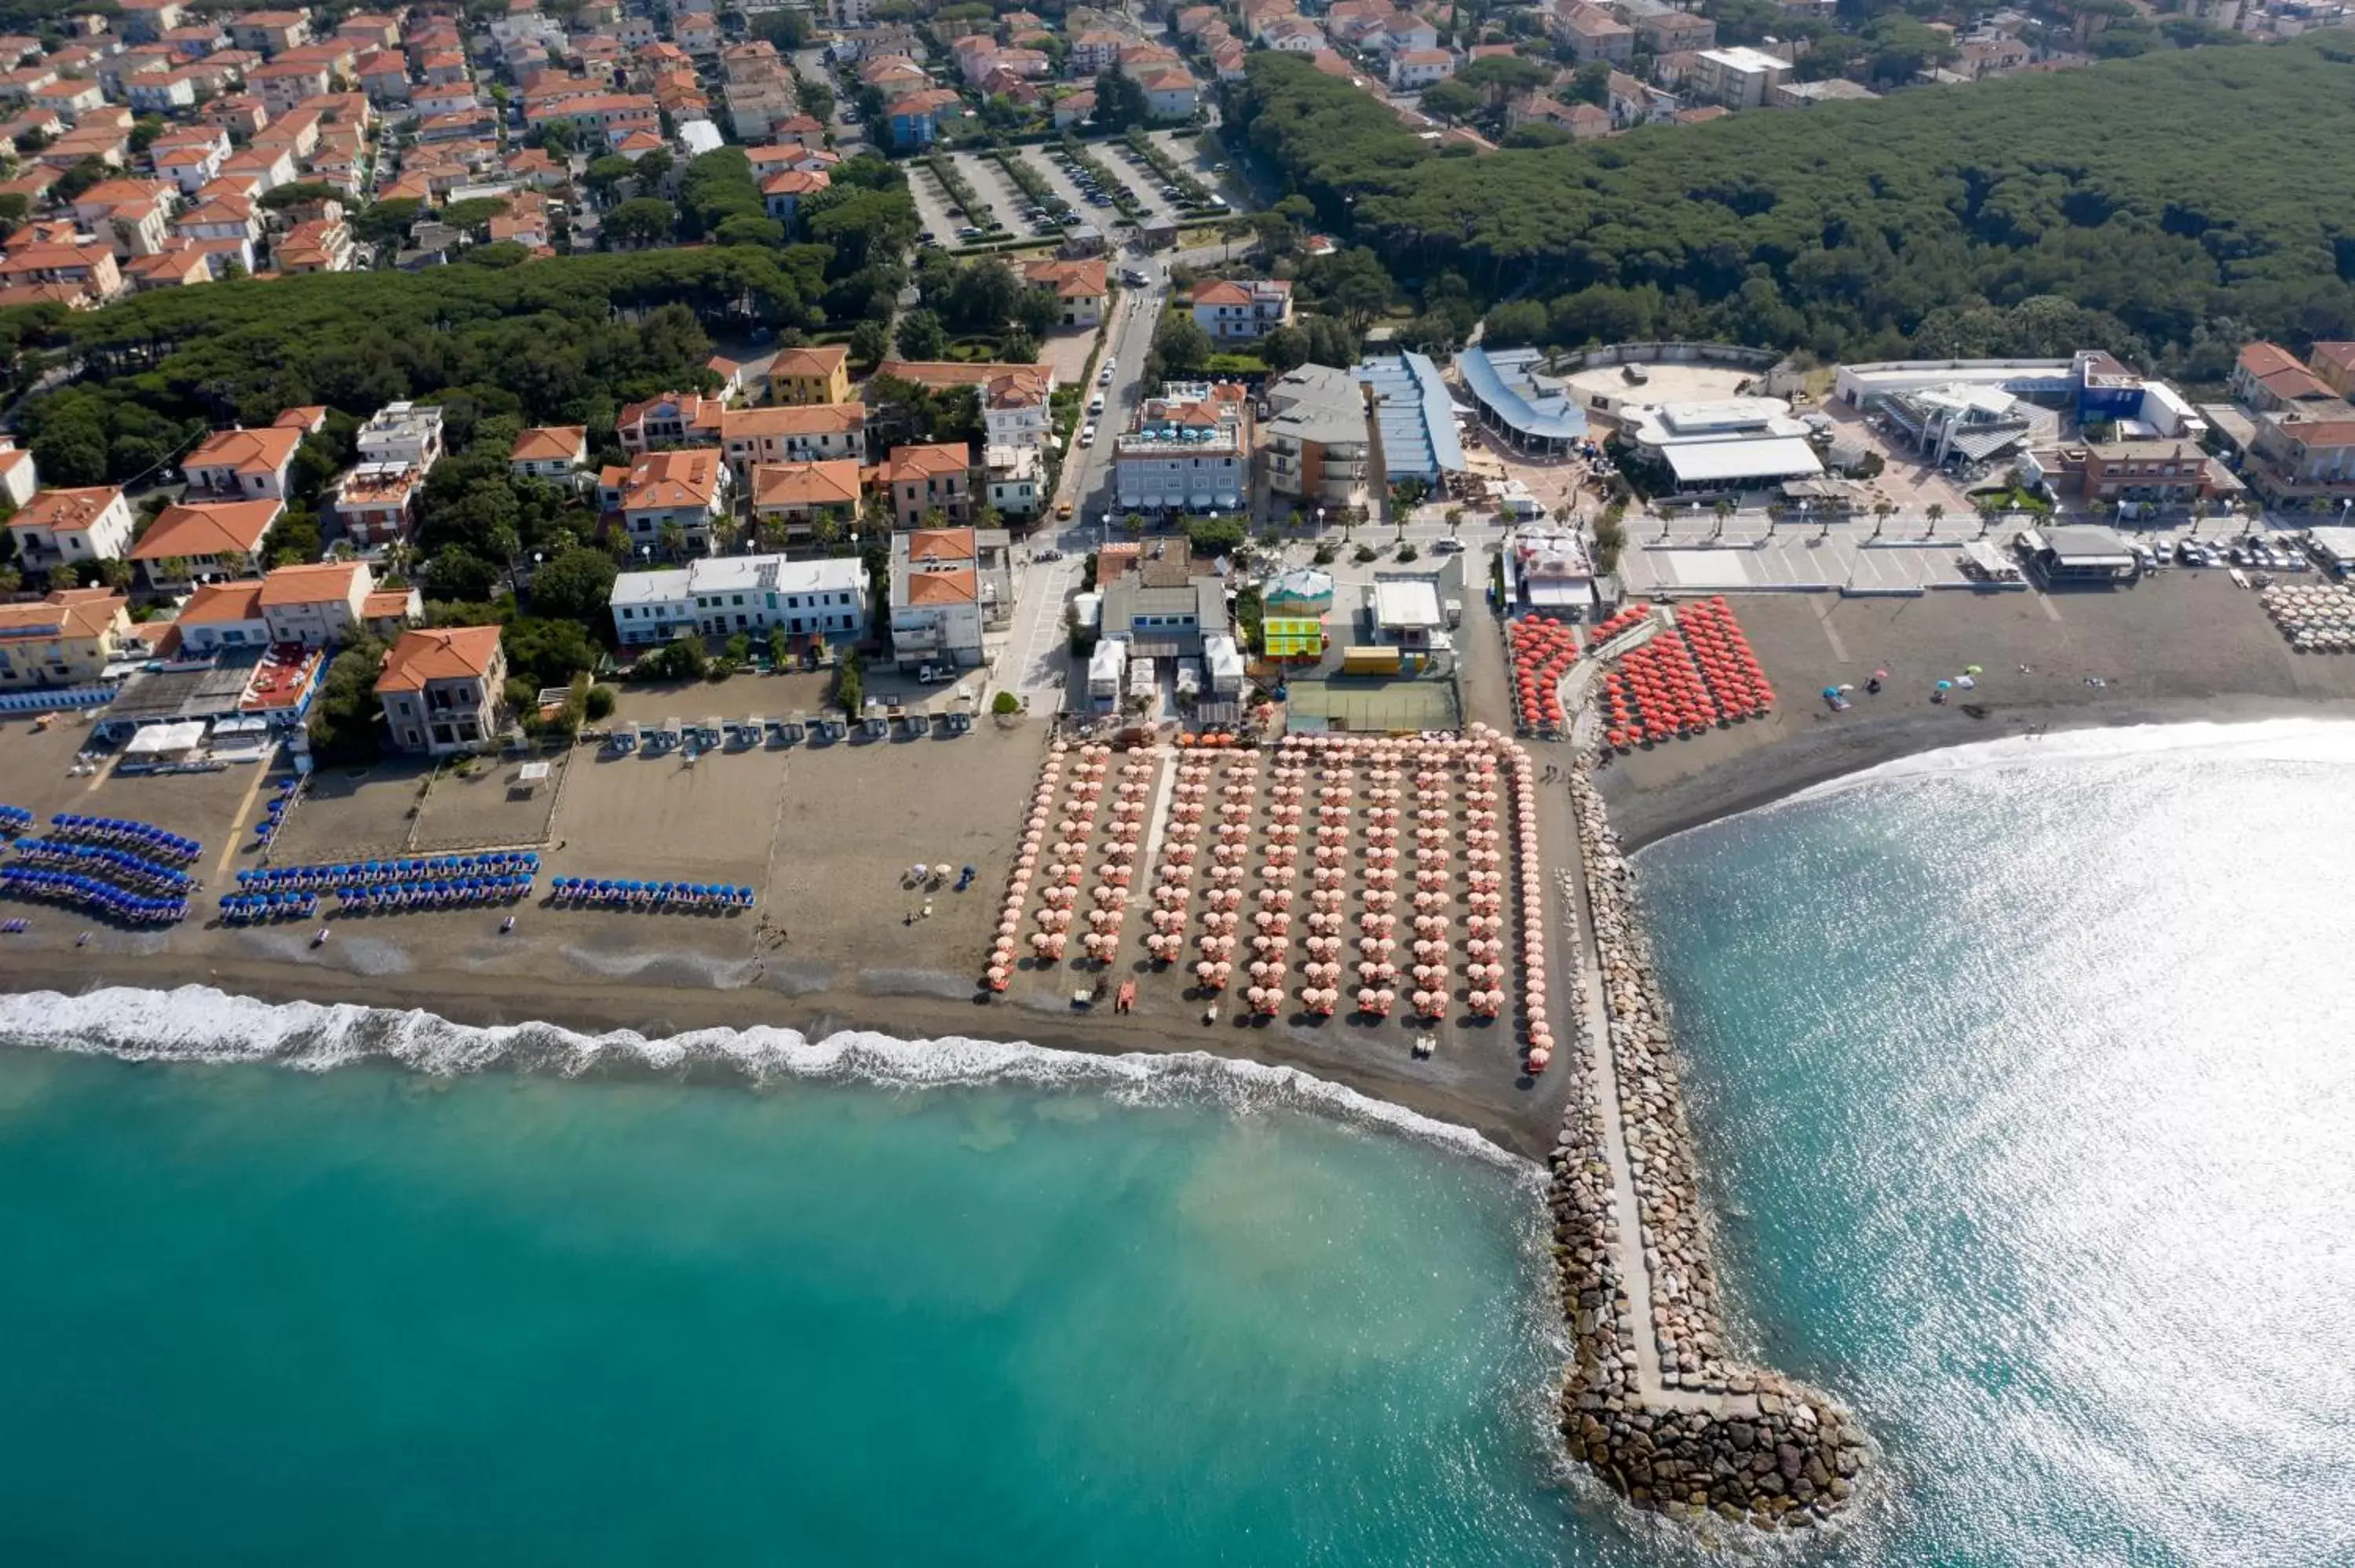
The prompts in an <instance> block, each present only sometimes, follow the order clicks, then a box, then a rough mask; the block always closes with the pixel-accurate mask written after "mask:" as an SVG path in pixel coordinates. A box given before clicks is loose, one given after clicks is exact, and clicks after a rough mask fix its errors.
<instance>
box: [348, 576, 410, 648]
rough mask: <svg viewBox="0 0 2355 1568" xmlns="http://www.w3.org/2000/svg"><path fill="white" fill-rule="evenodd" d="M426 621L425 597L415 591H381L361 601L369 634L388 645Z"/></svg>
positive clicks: (376, 591)
mask: <svg viewBox="0 0 2355 1568" xmlns="http://www.w3.org/2000/svg"><path fill="white" fill-rule="evenodd" d="M424 619H425V600H424V597H423V596H422V595H421V594H420V593H419V592H418V591H417V590H416V589H415V588H377V589H375V590H374V591H372V592H371V593H369V595H368V598H366V599H362V600H360V620H362V621H363V622H365V623H366V624H367V626H368V635H369V636H371V637H375V638H379V639H381V640H383V641H387V642H389V641H393V640H394V639H395V638H397V637H399V636H400V634H401V632H403V631H404V630H407V629H409V628H410V627H412V626H415V625H416V624H417V623H418V622H420V621H421V620H424Z"/></svg>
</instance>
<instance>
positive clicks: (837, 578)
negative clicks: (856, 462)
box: [611, 556, 867, 604]
mask: <svg viewBox="0 0 2355 1568" xmlns="http://www.w3.org/2000/svg"><path fill="white" fill-rule="evenodd" d="M843 591H848V592H852V593H856V594H858V595H859V596H861V598H862V599H863V598H864V597H865V595H866V592H867V568H866V567H864V566H862V565H861V564H860V563H859V561H858V558H857V557H856V556H827V557H825V558H823V559H819V560H810V561H793V560H787V559H786V558H785V557H784V556H710V557H709V558H707V559H704V560H700V561H692V562H689V563H688V564H687V565H686V566H684V567H675V568H673V569H671V570H668V571H660V572H623V573H622V574H621V575H620V576H619V577H615V578H614V579H613V598H612V599H611V602H612V603H614V604H676V603H677V602H678V601H679V600H681V599H693V598H695V597H696V595H698V594H713V593H835V592H843Z"/></svg>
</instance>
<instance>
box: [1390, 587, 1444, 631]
mask: <svg viewBox="0 0 2355 1568" xmlns="http://www.w3.org/2000/svg"><path fill="white" fill-rule="evenodd" d="M1374 620H1375V623H1376V624H1377V625H1380V626H1403V627H1418V626H1419V627H1435V626H1437V625H1439V624H1440V619H1439V590H1438V589H1436V588H1433V587H1432V586H1431V584H1429V583H1427V582H1392V583H1376V584H1375V585H1374Z"/></svg>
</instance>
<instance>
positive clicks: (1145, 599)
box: [1103, 572, 1232, 659]
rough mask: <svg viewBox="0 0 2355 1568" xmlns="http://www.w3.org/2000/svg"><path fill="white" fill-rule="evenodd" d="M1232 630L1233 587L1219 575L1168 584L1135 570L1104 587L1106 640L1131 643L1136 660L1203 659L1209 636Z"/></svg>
mask: <svg viewBox="0 0 2355 1568" xmlns="http://www.w3.org/2000/svg"><path fill="white" fill-rule="evenodd" d="M1231 635H1232V631H1231V628H1230V627H1229V625H1228V622H1227V590H1226V588H1225V587H1224V586H1223V585H1222V584H1220V581H1219V579H1218V578H1216V577H1188V578H1187V579H1186V580H1185V581H1183V582H1180V583H1173V584H1169V585H1168V586H1167V587H1163V586H1158V585H1156V583H1155V582H1154V581H1153V580H1152V579H1151V577H1150V575H1149V574H1146V573H1144V572H1133V573H1130V574H1129V575H1128V576H1126V577H1122V578H1121V579H1120V581H1118V582H1116V583H1114V584H1113V585H1112V587H1110V588H1106V589H1105V590H1104V596H1103V640H1104V641H1107V642H1124V643H1126V644H1127V645H1128V655H1127V656H1128V657H1129V658H1131V659H1197V658H1199V657H1201V653H1202V640H1203V639H1204V638H1206V637H1222V636H1231Z"/></svg>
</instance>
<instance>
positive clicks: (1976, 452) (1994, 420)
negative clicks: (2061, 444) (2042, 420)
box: [1881, 381, 2036, 467]
mask: <svg viewBox="0 0 2355 1568" xmlns="http://www.w3.org/2000/svg"><path fill="white" fill-rule="evenodd" d="M2029 407H2030V405H2029V404H2027V403H2026V402H2024V401H2023V400H2022V399H2020V398H2019V397H2014V396H2013V395H2012V394H2010V393H2009V392H2007V391H2005V390H2004V389H2003V388H2002V387H1974V386H1972V385H1971V384H1970V383H1969V382H1967V381H1961V382H1955V383H1952V384H1950V385H1947V386H1944V387H1922V388H1921V389H1919V390H1918V391H1909V392H1898V393H1893V394H1891V396H1890V397H1888V398H1886V399H1885V400H1884V401H1883V402H1882V404H1881V411H1882V412H1883V413H1885V414H1886V415H1888V417H1889V423H1890V427H1891V429H1892V430H1894V431H1895V433H1896V434H1897V435H1898V436H1899V437H1900V438H1901V439H1902V440H1904V441H1905V442H1906V443H1907V444H1908V445H1910V446H1912V447H1913V450H1915V451H1916V452H1918V453H1920V454H1921V455H1922V457H1923V459H1925V460H1926V461H1930V462H1932V463H1935V464H1937V465H1939V466H1942V467H1943V466H1944V465H1945V463H1946V461H1948V460H1949V459H1952V458H1960V459H1962V460H1963V461H1966V462H1985V461H1988V460H1990V459H1992V458H1994V457H1996V456H1997V455H1998V454H1999V453H2002V452H2006V451H2009V450H2011V449H2012V448H2013V447H2016V446H2018V445H2019V443H2020V442H2022V441H2024V440H2027V439H2028V437H2029V435H2030V432H2031V431H2033V430H2034V429H2036V424H2035V421H2034V420H2033V419H2031V418H2030V417H2029V415H2028V414H2027V412H2026V410H2027V408H2029Z"/></svg>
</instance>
